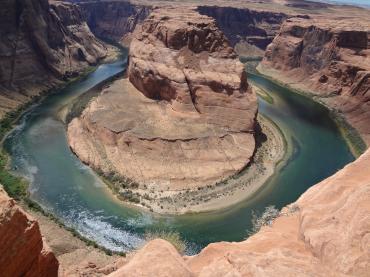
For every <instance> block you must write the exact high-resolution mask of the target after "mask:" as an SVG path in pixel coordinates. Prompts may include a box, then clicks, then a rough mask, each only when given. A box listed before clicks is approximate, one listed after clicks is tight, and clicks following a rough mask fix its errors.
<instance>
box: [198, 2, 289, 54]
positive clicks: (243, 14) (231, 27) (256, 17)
mask: <svg viewBox="0 0 370 277" xmlns="http://www.w3.org/2000/svg"><path fill="white" fill-rule="evenodd" d="M198 11H199V13H201V14H204V15H208V16H210V17H213V18H214V19H215V20H216V22H217V26H218V27H219V28H220V29H221V30H222V31H223V32H224V34H225V36H226V37H227V38H228V39H229V41H230V43H231V45H232V46H233V47H235V48H236V51H237V52H238V54H240V55H247V56H253V55H255V56H263V51H264V50H265V49H266V47H267V45H269V44H270V43H271V42H272V40H273V39H274V37H275V36H276V34H277V33H278V31H279V29H280V25H281V24H282V22H283V21H284V20H285V19H286V18H287V15H286V14H284V13H280V12H268V11H257V10H250V9H238V8H233V7H217V6H199V7H198Z"/></svg>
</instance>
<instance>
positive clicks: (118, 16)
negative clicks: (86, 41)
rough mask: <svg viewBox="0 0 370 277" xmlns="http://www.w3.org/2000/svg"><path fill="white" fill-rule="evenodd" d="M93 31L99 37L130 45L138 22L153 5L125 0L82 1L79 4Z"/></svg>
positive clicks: (146, 14)
mask: <svg viewBox="0 0 370 277" xmlns="http://www.w3.org/2000/svg"><path fill="white" fill-rule="evenodd" d="M78 5H79V6H80V9H81V10H82V12H83V15H84V16H85V18H86V21H87V24H88V25H89V27H90V29H91V31H92V32H93V33H94V34H95V35H96V36H98V37H102V38H105V39H110V40H112V41H116V42H120V43H122V44H123V45H128V44H129V42H130V41H131V35H132V32H133V31H134V29H135V27H136V25H137V24H139V23H141V22H142V21H143V20H144V19H145V18H146V17H147V16H148V14H149V13H150V11H151V7H150V6H145V5H136V4H132V3H130V2H124V1H111V2H82V3H79V4H78Z"/></svg>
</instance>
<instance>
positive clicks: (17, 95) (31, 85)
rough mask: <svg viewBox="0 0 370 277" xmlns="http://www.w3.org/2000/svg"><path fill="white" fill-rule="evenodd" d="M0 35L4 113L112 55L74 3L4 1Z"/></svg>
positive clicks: (0, 105) (0, 95) (0, 106)
mask: <svg viewBox="0 0 370 277" xmlns="http://www.w3.org/2000/svg"><path fill="white" fill-rule="evenodd" d="M0 37H1V40H0V117H1V116H3V115H4V114H5V113H6V112H8V111H10V110H14V109H16V108H18V107H19V106H20V105H22V104H24V103H26V102H28V101H29V100H30V99H31V98H32V97H33V96H35V95H38V94H39V93H40V92H42V91H45V90H47V89H49V88H51V87H53V86H55V85H56V84H57V83H58V82H60V80H66V79H67V78H68V77H72V76H77V75H78V73H79V72H82V71H83V70H84V69H86V67H87V66H89V65H94V64H96V63H97V62H98V61H99V59H101V58H103V57H105V56H106V54H107V48H106V46H105V45H104V44H103V43H102V42H100V41H99V40H97V39H96V38H95V37H94V35H93V34H92V33H91V32H90V29H89V27H88V26H87V24H86V22H85V21H84V20H83V19H82V15H81V13H80V11H79V9H78V7H77V6H76V5H74V4H70V3H63V2H53V3H52V4H49V3H48V1H47V0H19V1H14V0H4V1H2V2H1V9H0Z"/></svg>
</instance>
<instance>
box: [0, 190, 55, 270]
mask: <svg viewBox="0 0 370 277" xmlns="http://www.w3.org/2000/svg"><path fill="white" fill-rule="evenodd" d="M0 253H1V254H0V275H1V276H4V277H11V276H57V274H58V266H59V263H58V261H57V259H56V258H55V256H54V254H53V252H52V251H51V250H50V249H49V247H48V245H47V244H46V243H44V242H43V239H42V237H41V233H40V228H39V225H38V223H37V221H35V220H34V219H33V218H32V217H31V216H30V215H28V214H27V213H26V212H25V211H23V209H22V208H20V207H19V206H18V205H17V204H16V202H15V200H14V199H12V198H10V197H9V196H8V195H7V193H6V192H5V191H4V190H3V189H2V188H1V187H0Z"/></svg>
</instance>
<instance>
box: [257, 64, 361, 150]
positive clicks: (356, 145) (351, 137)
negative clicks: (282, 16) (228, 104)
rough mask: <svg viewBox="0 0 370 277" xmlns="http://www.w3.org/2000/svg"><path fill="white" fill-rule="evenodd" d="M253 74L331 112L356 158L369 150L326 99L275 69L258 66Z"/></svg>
mask: <svg viewBox="0 0 370 277" xmlns="http://www.w3.org/2000/svg"><path fill="white" fill-rule="evenodd" d="M251 74H256V75H261V76H262V77H264V78H266V79H268V80H270V81H271V82H273V83H275V84H277V85H279V86H282V87H286V88H288V89H289V90H290V91H292V92H294V93H297V94H299V95H302V96H304V97H307V98H309V99H311V100H312V101H315V102H316V103H318V104H320V105H322V106H324V107H325V108H327V109H328V110H329V111H330V115H331V117H332V119H333V120H334V121H335V123H336V124H337V126H338V129H339V130H340V132H341V134H342V136H343V138H344V140H345V141H346V143H347V145H348V147H349V149H350V150H351V152H352V154H353V155H354V156H355V157H359V156H360V155H361V154H363V153H364V152H365V150H366V149H367V145H366V142H365V141H364V140H363V138H362V137H361V134H360V133H359V132H358V131H357V130H356V128H355V127H353V126H352V125H351V124H350V123H349V122H348V121H347V120H346V118H345V116H344V115H343V114H342V113H340V112H339V111H338V110H336V109H334V108H332V107H330V106H329V105H328V104H327V103H326V102H325V101H324V99H325V97H320V96H319V95H318V94H317V93H314V92H312V91H309V90H305V89H303V88H301V87H300V86H299V84H297V83H291V82H289V80H288V79H286V78H281V74H278V71H276V70H274V69H266V68H265V67H262V66H261V65H259V66H257V68H256V72H252V73H251ZM277 76H279V77H277Z"/></svg>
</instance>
